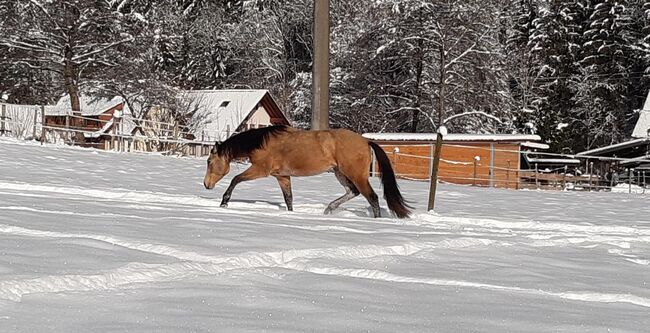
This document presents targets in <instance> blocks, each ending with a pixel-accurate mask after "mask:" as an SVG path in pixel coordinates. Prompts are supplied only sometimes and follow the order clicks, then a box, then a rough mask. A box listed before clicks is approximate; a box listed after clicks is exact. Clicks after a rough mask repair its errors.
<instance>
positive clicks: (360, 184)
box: [352, 177, 381, 217]
mask: <svg viewBox="0 0 650 333" xmlns="http://www.w3.org/2000/svg"><path fill="white" fill-rule="evenodd" d="M352 182H353V183H354V185H355V186H356V187H357V188H358V189H359V192H361V194H362V195H363V196H364V197H365V198H366V200H368V202H369V203H370V206H371V207H372V214H373V215H374V217H380V216H381V210H380V209H379V198H378V197H377V193H375V190H373V189H372V186H370V182H368V178H365V177H364V179H361V180H359V179H352Z"/></svg>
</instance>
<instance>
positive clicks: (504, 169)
mask: <svg viewBox="0 0 650 333" xmlns="http://www.w3.org/2000/svg"><path fill="white" fill-rule="evenodd" d="M432 145H433V144H430V145H427V144H425V143H417V144H413V145H409V144H408V143H399V144H381V147H382V148H383V149H384V150H385V151H386V153H387V155H388V156H389V158H390V160H391V163H392V164H393V168H394V169H395V172H396V174H397V175H399V176H403V177H407V178H415V179H428V178H429V172H430V162H431V160H430V158H431V157H432V156H431V152H432V147H431V146H432ZM491 145H492V143H490V142H485V143H483V142H481V143H466V142H451V143H445V144H443V147H442V153H441V161H440V168H439V170H438V175H439V179H440V180H441V181H446V182H450V183H456V184H476V185H483V186H488V185H489V184H490V178H491V176H490V157H491ZM396 147H397V148H399V153H395V152H394V149H395V148H396ZM518 151H519V144H516V143H506V144H500V143H494V175H493V177H492V181H493V183H494V185H495V186H497V187H507V188H517V187H518V183H519V174H518V171H517V170H518V169H519V156H520V155H519V153H518ZM405 155H414V156H405ZM415 156H419V157H415ZM475 156H479V157H480V161H479V162H478V163H477V164H476V178H474V173H475V166H474V158H475ZM420 157H421V158H420ZM508 162H510V164H508ZM508 169H510V170H508ZM375 171H377V168H376V167H375Z"/></svg>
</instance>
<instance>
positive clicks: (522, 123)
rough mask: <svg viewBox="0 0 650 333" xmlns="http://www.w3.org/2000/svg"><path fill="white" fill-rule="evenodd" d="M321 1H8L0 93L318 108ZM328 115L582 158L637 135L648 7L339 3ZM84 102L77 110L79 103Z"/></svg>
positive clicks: (20, 97) (334, 1) (295, 111)
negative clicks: (476, 136) (267, 98)
mask: <svg viewBox="0 0 650 333" xmlns="http://www.w3.org/2000/svg"><path fill="white" fill-rule="evenodd" d="M313 1H314V0H250V1H245V0H232V1H230V0H212V1H209V0H169V1H154V0H56V1H52V0H0V96H1V97H2V99H3V100H6V102H8V103H16V104H51V103H54V102H56V101H57V100H58V99H59V98H60V97H61V96H62V95H64V94H66V95H70V97H71V98H70V99H71V103H72V108H73V110H75V101H76V103H77V105H76V107H77V108H78V96H79V95H80V94H81V93H84V94H92V95H96V96H108V97H113V96H121V97H123V98H124V99H125V100H126V101H127V103H128V104H129V105H130V106H131V109H132V112H134V113H136V116H138V113H139V114H143V113H145V112H146V111H147V110H148V109H149V108H150V107H151V106H154V105H158V106H166V105H173V104H174V103H175V102H174V100H175V97H176V96H177V94H178V91H180V90H190V89H240V88H241V89H246V88H249V89H250V88H254V89H268V90H270V91H271V92H272V95H273V96H274V98H275V99H276V101H277V103H278V104H279V105H280V107H281V108H282V110H283V111H284V112H285V113H286V114H287V115H288V116H289V117H290V119H291V120H292V122H293V124H294V125H295V126H298V127H308V126H309V123H310V115H311V109H310V107H311V83H312V79H311V63H312V50H313V48H312V14H313ZM330 30H331V37H330V68H331V69H330V85H331V88H330V94H331V100H330V123H331V126H332V127H342V128H349V129H351V130H354V131H357V132H431V131H435V130H436V128H438V126H440V125H445V126H447V127H448V128H449V130H450V132H452V133H526V134H529V133H534V134H539V135H540V136H541V137H542V139H543V140H544V142H547V143H548V144H550V145H551V148H552V150H553V151H556V152H563V153H576V152H579V151H582V150H585V149H590V148H595V147H599V146H602V145H608V144H612V143H617V142H621V141H624V140H626V139H627V138H629V135H630V133H631V131H632V127H633V125H634V123H635V121H636V118H637V117H638V113H639V109H641V108H642V105H643V102H644V100H645V98H646V96H647V95H648V89H649V88H650V0H647V1H646V0H620V1H610V0H589V1H587V0H575V1H554V0H550V1H549V0H528V1H526V0H481V1H478V0H439V1H436V0H330ZM76 110H78V109H76Z"/></svg>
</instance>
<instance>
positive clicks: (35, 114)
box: [32, 108, 38, 140]
mask: <svg viewBox="0 0 650 333" xmlns="http://www.w3.org/2000/svg"><path fill="white" fill-rule="evenodd" d="M37 119H38V108H35V109H34V127H33V128H32V140H36V120H37Z"/></svg>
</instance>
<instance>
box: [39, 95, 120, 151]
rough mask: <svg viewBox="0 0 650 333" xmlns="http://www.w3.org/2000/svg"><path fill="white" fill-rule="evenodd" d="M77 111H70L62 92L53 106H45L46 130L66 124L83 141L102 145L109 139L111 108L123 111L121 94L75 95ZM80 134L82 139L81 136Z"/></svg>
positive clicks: (90, 144)
mask: <svg viewBox="0 0 650 333" xmlns="http://www.w3.org/2000/svg"><path fill="white" fill-rule="evenodd" d="M79 102H80V106H81V112H80V113H77V114H74V113H73V112H72V108H71V106H70V96H69V95H65V96H64V97H62V98H61V99H59V101H58V102H57V103H56V105H53V106H47V107H45V125H46V126H49V127H50V129H49V130H54V128H62V130H61V132H64V131H65V130H64V129H65V128H70V129H73V130H75V131H77V132H76V133H77V134H76V135H75V137H76V138H78V140H80V141H83V145H86V146H96V147H97V148H104V141H106V140H110V132H111V131H112V130H113V127H114V125H115V124H114V117H113V116H114V114H115V112H116V111H117V112H119V113H123V112H126V111H127V110H126V109H127V108H125V103H124V100H123V99H122V98H121V97H114V98H98V97H94V96H90V95H85V94H84V95H81V96H80V97H79ZM82 138H83V139H82Z"/></svg>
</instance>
